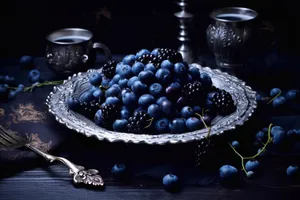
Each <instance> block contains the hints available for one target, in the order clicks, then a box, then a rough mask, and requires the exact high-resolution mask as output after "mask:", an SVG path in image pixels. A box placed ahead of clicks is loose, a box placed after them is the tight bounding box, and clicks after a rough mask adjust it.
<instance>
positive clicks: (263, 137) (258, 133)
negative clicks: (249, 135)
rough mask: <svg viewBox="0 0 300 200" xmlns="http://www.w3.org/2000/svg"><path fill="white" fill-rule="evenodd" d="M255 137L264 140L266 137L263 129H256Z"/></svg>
mask: <svg viewBox="0 0 300 200" xmlns="http://www.w3.org/2000/svg"><path fill="white" fill-rule="evenodd" d="M255 139H258V140H260V141H264V140H265V139H266V134H265V132H263V131H258V132H257V133H256V135H255Z"/></svg>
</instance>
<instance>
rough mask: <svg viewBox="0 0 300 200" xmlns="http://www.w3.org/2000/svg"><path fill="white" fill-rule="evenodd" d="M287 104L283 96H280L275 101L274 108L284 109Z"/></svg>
mask: <svg viewBox="0 0 300 200" xmlns="http://www.w3.org/2000/svg"><path fill="white" fill-rule="evenodd" d="M285 102H286V100H285V98H284V97H283V96H279V97H276V98H275V99H274V100H273V102H272V105H273V107H274V108H279V107H282V106H283V105H284V104H285Z"/></svg>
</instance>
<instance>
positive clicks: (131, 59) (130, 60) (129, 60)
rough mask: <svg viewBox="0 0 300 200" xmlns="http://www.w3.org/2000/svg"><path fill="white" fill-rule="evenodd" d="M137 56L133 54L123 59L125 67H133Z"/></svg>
mask: <svg viewBox="0 0 300 200" xmlns="http://www.w3.org/2000/svg"><path fill="white" fill-rule="evenodd" d="M135 59H136V56H135V55H133V54H130V55H127V56H125V57H124V58H123V61H122V62H123V64H125V65H133V64H134V62H135Z"/></svg>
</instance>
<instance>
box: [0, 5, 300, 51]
mask: <svg viewBox="0 0 300 200" xmlns="http://www.w3.org/2000/svg"><path fill="white" fill-rule="evenodd" d="M189 2H190V12H192V13H193V14H194V15H195V18H194V21H193V25H194V28H195V31H194V36H195V40H194V41H195V44H196V47H198V48H199V49H200V50H201V51H202V52H206V51H207V45H206V41H205V29H206V28H207V26H208V24H209V23H210V20H209V18H208V15H209V13H210V12H211V11H212V10H213V9H215V8H218V7H225V6H243V7H249V8H252V9H255V10H256V11H257V12H258V13H259V14H260V16H261V19H264V20H268V21H270V22H271V23H272V24H273V26H274V27H275V28H276V34H277V35H278V36H279V49H280V50H282V51H284V52H288V53H296V52H297V51H298V49H299V47H298V46H299V39H298V38H299V36H298V35H299V31H298V29H299V23H298V22H299V15H300V12H299V7H298V6H297V1H292V0H285V1H282V0H281V1H279V0H276V1H274V0H263V1H262V0H252V1H249V0H223V1H217V0H209V1H208V0H201V1H200V0H190V1H189ZM104 7H106V8H107V10H108V11H109V12H110V14H111V18H110V19H109V18H108V15H106V16H104V15H101V16H100V18H99V21H98V23H97V22H96V15H95V12H98V13H99V12H100V10H101V9H103V8H104ZM176 11H178V6H177V5H176V4H175V1H173V0H151V1H143V0H97V1H91V0H84V1H83V0H81V1H79V0H72V1H71V0H51V1H50V0H26V1H21V0H12V1H5V2H3V3H2V5H1V8H0V13H1V14H0V15H1V16H0V25H1V31H0V56H1V57H7V56H9V57H19V56H21V55H24V54H29V55H40V56H43V54H44V49H45V44H46V41H45V35H46V34H47V33H49V32H50V31H53V30H55V29H58V28H64V27H82V28H88V29H90V30H92V31H93V32H94V33H95V37H96V38H95V39H96V40H100V41H101V42H103V43H105V44H107V45H108V47H109V48H110V49H111V51H112V52H113V53H130V52H135V51H137V50H139V49H140V48H149V49H151V48H155V47H164V46H170V47H172V46H175V45H177V40H176V34H177V28H178V26H177V24H178V22H177V20H176V18H175V17H174V15H173V14H174V12H176Z"/></svg>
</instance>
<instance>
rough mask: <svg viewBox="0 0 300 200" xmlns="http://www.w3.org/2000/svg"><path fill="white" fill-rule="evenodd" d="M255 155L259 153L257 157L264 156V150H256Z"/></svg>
mask: <svg viewBox="0 0 300 200" xmlns="http://www.w3.org/2000/svg"><path fill="white" fill-rule="evenodd" d="M257 153H259V156H264V155H266V150H265V149H263V148H259V149H258V150H257Z"/></svg>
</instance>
